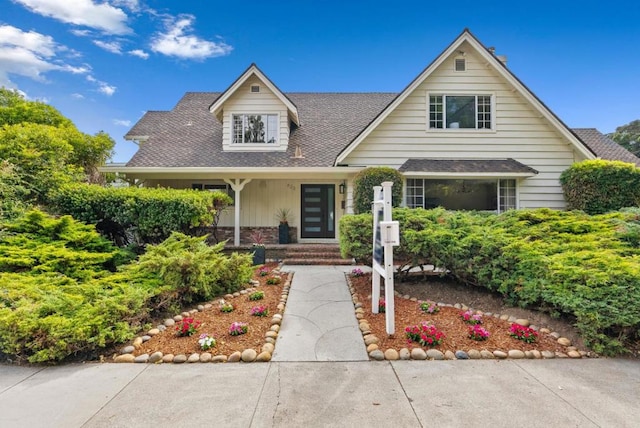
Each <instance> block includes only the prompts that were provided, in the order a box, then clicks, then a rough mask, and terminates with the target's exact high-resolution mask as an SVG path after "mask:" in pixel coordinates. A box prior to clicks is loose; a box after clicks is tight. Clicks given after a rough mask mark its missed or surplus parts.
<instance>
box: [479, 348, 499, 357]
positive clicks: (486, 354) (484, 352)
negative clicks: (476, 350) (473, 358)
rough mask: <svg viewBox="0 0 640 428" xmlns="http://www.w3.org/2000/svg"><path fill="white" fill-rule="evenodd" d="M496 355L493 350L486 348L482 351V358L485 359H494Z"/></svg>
mask: <svg viewBox="0 0 640 428" xmlns="http://www.w3.org/2000/svg"><path fill="white" fill-rule="evenodd" d="M495 357H496V356H495V355H493V353H492V352H491V351H487V350H486V349H483V350H482V351H480V358H482V359H483V360H493V359H494V358H495Z"/></svg>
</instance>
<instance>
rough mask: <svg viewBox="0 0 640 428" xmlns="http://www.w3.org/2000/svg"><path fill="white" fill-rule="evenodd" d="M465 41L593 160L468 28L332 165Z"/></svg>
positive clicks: (584, 146)
mask: <svg viewBox="0 0 640 428" xmlns="http://www.w3.org/2000/svg"><path fill="white" fill-rule="evenodd" d="M465 42H467V43H468V44H469V45H471V46H472V47H473V48H474V49H475V50H476V52H477V53H478V54H479V55H480V56H481V57H482V58H484V59H485V61H487V63H488V64H491V65H493V67H494V69H495V70H496V71H497V72H498V73H499V74H500V75H501V76H502V77H503V78H504V79H505V80H507V81H508V82H509V83H510V84H511V85H512V86H513V87H514V88H515V89H516V90H517V91H518V92H519V93H520V95H522V96H523V97H524V99H525V100H527V101H528V102H529V103H530V104H531V105H532V106H533V107H534V108H535V109H537V110H538V111H539V112H540V114H541V115H542V116H543V117H545V118H546V119H547V120H548V121H549V122H550V123H551V124H552V125H553V126H554V127H555V128H556V129H557V130H558V132H559V133H560V134H561V135H563V136H564V137H565V138H566V139H567V140H568V141H569V142H570V143H571V144H572V145H573V146H574V147H575V148H576V150H578V151H579V152H580V153H582V154H583V156H585V157H586V158H587V159H593V158H594V157H595V156H594V153H593V152H592V151H591V150H590V149H589V147H587V146H586V145H584V144H583V143H582V141H580V139H579V138H577V137H576V136H575V135H574V134H573V133H572V132H571V130H570V129H569V128H568V127H567V125H565V124H564V123H563V122H562V121H561V120H560V119H559V118H558V117H557V116H556V115H555V114H554V113H553V112H552V111H551V110H549V108H548V107H547V106H545V105H544V103H543V102H542V101H540V99H538V97H537V96H536V95H535V94H534V93H533V92H531V90H529V88H527V87H526V86H525V85H524V84H523V83H522V82H521V81H520V79H518V78H517V77H516V76H515V75H514V74H513V73H512V72H511V71H510V70H509V69H508V68H507V67H506V66H505V65H504V64H503V63H502V61H500V60H499V59H498V58H497V57H496V56H495V55H494V54H493V53H492V52H491V51H489V49H487V48H486V47H485V46H484V45H483V44H482V43H481V42H480V41H479V40H478V39H477V38H476V37H475V36H474V35H473V34H471V31H469V29H467V28H465V29H464V31H462V33H461V34H460V35H459V36H458V37H457V38H456V39H455V40H454V41H453V43H451V44H450V45H449V46H448V47H447V48H446V49H445V50H444V51H443V52H442V53H441V54H440V55H439V56H438V57H437V58H436V59H435V60H434V61H433V62H432V63H431V64H429V65H428V66H427V68H425V69H424V70H423V71H422V73H420V74H419V75H418V76H417V77H416V78H415V79H414V80H413V81H412V82H411V83H409V85H408V86H407V87H406V88H405V89H404V90H403V91H402V92H401V93H400V94H398V96H397V97H396V99H394V100H393V101H392V102H391V103H390V104H389V105H388V106H387V107H386V108H385V109H384V110H383V111H381V112H380V114H379V115H378V116H376V118H375V119H374V120H372V121H371V123H370V124H369V125H368V126H367V127H366V128H364V129H363V130H362V132H361V133H360V134H358V136H357V137H356V138H355V139H354V140H353V141H351V143H350V144H349V145H348V146H347V147H345V148H344V150H342V152H340V154H339V155H338V157H337V158H336V165H339V164H340V163H341V162H342V161H344V159H345V158H346V157H347V156H348V155H349V154H350V153H351V152H352V151H353V150H354V149H355V148H356V147H357V146H358V145H359V144H360V143H361V142H362V141H363V140H364V139H365V138H366V137H367V136H368V135H369V134H370V133H371V132H372V131H373V130H374V129H376V128H377V127H378V125H380V123H382V121H384V120H385V119H386V118H387V117H388V116H389V114H391V112H393V111H394V110H395V109H396V107H398V106H399V105H400V104H401V103H402V102H403V101H404V100H405V99H406V98H407V97H408V96H409V95H410V94H411V93H413V91H414V90H416V89H417V88H418V86H420V85H421V84H422V83H423V82H424V81H425V80H426V79H427V78H428V77H429V76H430V75H431V74H432V73H433V72H434V71H435V70H436V69H437V68H438V67H439V66H440V65H441V64H442V63H443V62H444V61H445V60H446V59H447V58H449V57H450V56H451V55H454V54H455V52H457V51H458V50H459V48H460V46H461V45H462V44H463V43H465Z"/></svg>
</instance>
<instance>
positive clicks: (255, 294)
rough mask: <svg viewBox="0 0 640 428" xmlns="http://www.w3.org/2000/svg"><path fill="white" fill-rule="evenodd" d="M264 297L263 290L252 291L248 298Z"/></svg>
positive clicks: (259, 298) (260, 298)
mask: <svg viewBox="0 0 640 428" xmlns="http://www.w3.org/2000/svg"><path fill="white" fill-rule="evenodd" d="M262 299H264V291H254V292H253V293H251V294H249V300H262Z"/></svg>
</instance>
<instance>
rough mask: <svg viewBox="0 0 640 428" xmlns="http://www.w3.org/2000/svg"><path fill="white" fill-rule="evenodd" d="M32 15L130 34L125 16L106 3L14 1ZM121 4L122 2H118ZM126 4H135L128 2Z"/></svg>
mask: <svg viewBox="0 0 640 428" xmlns="http://www.w3.org/2000/svg"><path fill="white" fill-rule="evenodd" d="M14 2H16V3H20V4H22V5H23V6H24V7H26V8H27V9H29V10H30V11H31V12H33V13H37V14H40V15H43V16H48V17H51V18H53V19H57V20H58V21H62V22H65V23H68V24H74V25H82V26H85V27H90V28H94V29H97V30H101V31H104V32H105V33H108V34H130V33H132V30H131V28H129V27H128V26H127V14H126V13H124V11H123V10H122V9H120V8H117V7H113V6H111V5H110V4H108V3H95V2H94V1H93V0H63V1H60V0H14ZM120 3H122V2H120ZM127 3H135V4H137V2H136V1H133V2H132V1H129V2H127Z"/></svg>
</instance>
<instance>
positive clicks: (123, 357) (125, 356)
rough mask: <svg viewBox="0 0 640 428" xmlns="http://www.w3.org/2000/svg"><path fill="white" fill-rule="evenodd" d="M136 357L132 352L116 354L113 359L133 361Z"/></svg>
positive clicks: (120, 361)
mask: <svg viewBox="0 0 640 428" xmlns="http://www.w3.org/2000/svg"><path fill="white" fill-rule="evenodd" d="M135 359H136V357H134V356H133V354H122V355H118V356H117V357H116V358H115V359H114V360H113V361H115V362H116V363H133V362H134V361H135Z"/></svg>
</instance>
